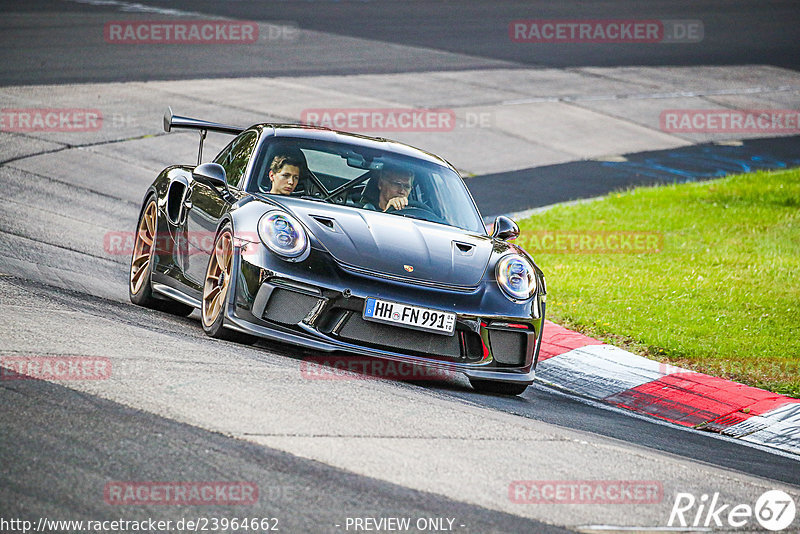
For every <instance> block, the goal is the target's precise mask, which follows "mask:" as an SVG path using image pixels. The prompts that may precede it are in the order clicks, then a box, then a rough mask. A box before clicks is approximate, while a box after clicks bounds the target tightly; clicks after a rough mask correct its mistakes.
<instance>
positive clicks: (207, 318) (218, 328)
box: [200, 224, 258, 345]
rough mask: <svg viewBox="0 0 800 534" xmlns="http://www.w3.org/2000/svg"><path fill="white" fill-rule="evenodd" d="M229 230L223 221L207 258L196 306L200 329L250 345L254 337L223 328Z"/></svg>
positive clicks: (230, 276) (229, 263)
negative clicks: (200, 300)
mask: <svg viewBox="0 0 800 534" xmlns="http://www.w3.org/2000/svg"><path fill="white" fill-rule="evenodd" d="M233 254H234V246H233V230H232V229H231V226H230V224H226V225H225V226H224V227H223V228H222V230H221V231H220V232H219V234H218V235H217V238H216V240H215V241H214V251H213V252H212V253H211V257H210V258H208V268H207V269H206V278H205V282H204V284H203V302H202V306H201V308H200V313H201V316H202V323H203V330H205V333H206V334H208V335H209V336H210V337H213V338H215V339H225V340H227V341H236V342H239V343H245V344H248V345H249V344H252V343H255V342H256V341H257V340H258V338H257V337H255V336H251V335H249V334H243V333H242V332H237V331H235V330H231V329H229V328H225V327H224V326H223V323H224V322H225V306H226V305H227V302H228V292H229V291H230V285H231V280H232V279H233Z"/></svg>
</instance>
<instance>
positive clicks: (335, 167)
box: [247, 138, 486, 234]
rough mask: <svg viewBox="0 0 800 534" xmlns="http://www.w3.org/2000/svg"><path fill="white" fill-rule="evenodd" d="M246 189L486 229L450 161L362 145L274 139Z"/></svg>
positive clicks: (262, 152) (263, 151)
mask: <svg viewBox="0 0 800 534" xmlns="http://www.w3.org/2000/svg"><path fill="white" fill-rule="evenodd" d="M247 191H249V192H252V193H262V194H280V195H290V196H293V197H300V198H305V199H309V200H315V201H321V202H329V203H333V204H341V205H346V206H351V207H353V208H355V209H365V210H373V211H382V212H385V213H389V214H393V215H398V216H402V217H411V218H417V219H423V220H426V221H431V222H436V223H440V224H447V225H450V226H455V227H458V228H463V229H465V230H469V231H472V232H477V233H480V234H485V233H486V230H485V228H484V226H483V222H482V221H481V218H480V215H479V214H478V212H477V210H476V209H475V206H474V204H473V202H472V199H471V198H470V196H469V193H468V192H467V189H466V186H465V185H464V183H463V181H462V180H461V177H460V176H458V174H457V173H456V172H454V171H453V170H452V169H449V168H447V167H445V166H442V165H438V164H436V163H431V162H427V161H424V160H420V159H415V158H410V157H407V156H402V155H398V154H393V153H391V152H382V151H377V150H374V149H370V148H365V147H361V146H358V145H349V144H345V143H334V142H329V141H318V140H310V139H293V138H274V139H270V140H268V141H267V142H266V143H264V144H263V145H262V146H261V150H260V153H259V154H258V157H257V159H256V162H255V164H254V166H253V172H252V176H251V178H250V180H249V181H248V185H247Z"/></svg>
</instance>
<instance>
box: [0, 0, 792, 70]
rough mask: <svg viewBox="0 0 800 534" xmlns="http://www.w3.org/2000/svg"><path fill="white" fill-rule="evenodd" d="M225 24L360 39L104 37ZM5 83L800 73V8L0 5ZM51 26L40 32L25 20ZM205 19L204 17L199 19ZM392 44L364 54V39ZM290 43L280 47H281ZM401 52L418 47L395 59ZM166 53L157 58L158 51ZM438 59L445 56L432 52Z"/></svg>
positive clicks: (714, 4) (304, 2)
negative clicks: (579, 35)
mask: <svg viewBox="0 0 800 534" xmlns="http://www.w3.org/2000/svg"><path fill="white" fill-rule="evenodd" d="M159 10H176V11H177V12H182V13H185V14H188V15H187V16H189V18H195V19H196V18H207V17H208V16H218V17H225V18H231V19H242V20H251V21H264V22H275V23H283V24H286V25H287V26H291V27H295V28H299V29H301V30H307V31H311V32H326V33H331V34H335V35H340V36H346V37H349V38H352V39H351V40H350V41H348V42H347V43H344V44H342V43H338V44H337V45H335V46H331V45H330V44H328V43H326V42H325V41H321V42H310V43H309V42H308V41H309V40H308V38H307V36H305V37H300V38H298V39H297V40H296V41H295V42H293V43H292V44H294V45H296V46H291V47H282V46H276V48H275V51H274V53H271V52H267V53H265V54H263V55H260V56H254V55H252V54H251V53H249V51H248V50H247V48H246V47H244V48H242V47H236V46H233V45H231V46H230V47H229V48H228V50H227V51H224V52H221V53H220V52H219V51H214V52H209V51H208V49H207V48H208V47H189V48H188V49H185V48H184V49H181V50H180V51H179V52H175V51H174V50H171V49H170V47H164V46H156V47H155V48H153V47H137V46H126V45H112V46H108V44H107V43H105V42H104V41H103V39H101V38H99V37H98V33H97V32H94V31H93V27H94V26H95V25H96V24H97V23H98V21H99V24H100V26H101V27H102V25H103V23H105V22H107V21H109V20H128V19H154V20H160V19H163V18H165V15H164V13H169V11H167V12H165V11H159ZM0 12H2V13H6V12H14V13H15V14H17V13H19V14H20V15H22V17H21V18H22V19H23V20H22V23H18V20H19V18H18V17H20V15H15V16H14V17H5V21H0V28H2V29H3V32H2V34H0V82H1V83H3V84H4V85H6V84H28V83H48V82H51V83H53V82H55V83H78V82H88V81H132V80H152V79H190V78H205V77H237V76H281V75H298V76H304V75H317V74H340V75H347V74H363V73H387V72H416V71H427V70H454V69H463V68H480V67H487V68H488V67H514V66H517V67H523V66H526V67H528V66H535V67H559V68H562V67H579V66H620V65H645V66H652V65H670V66H681V65H747V64H765V65H777V66H782V67H787V68H792V69H797V68H798V67H800V9H798V8H797V4H796V2H794V1H792V0H784V1H765V2H751V1H747V0H735V1H725V0H717V1H699V2H689V3H687V2H680V1H662V2H619V1H613V0H612V1H601V2H581V1H576V0H570V1H565V2H547V1H537V2H531V1H525V0H517V1H498V2H479V1H467V2H454V1H436V2H429V1H420V0H410V1H409V0H265V1H261V0H258V1H255V0H243V1H235V2H216V1H211V0H201V1H190V0H175V1H153V0H143V1H137V2H133V1H130V2H127V1H124V0H114V1H112V2H107V1H105V0H103V1H98V0H63V1H62V0H43V1H37V2H25V3H20V2H18V1H14V0H3V1H2V2H0ZM28 14H32V15H35V16H37V17H39V18H40V21H43V22H44V23H41V22H40V23H39V24H34V25H30V24H27V23H26V22H25V20H27V19H26V18H25V15H28ZM191 14H199V15H194V16H193V15H191ZM517 19H590V20H591V19H602V20H606V19H624V20H633V19H647V20H652V19H658V20H698V21H700V22H701V23H702V25H703V29H704V32H703V34H704V35H703V40H702V41H701V43H700V44H697V43H695V44H688V43H674V44H667V43H647V44H641V43H628V44H609V45H604V46H602V47H599V46H596V45H593V44H591V43H561V44H552V43H550V44H536V45H531V44H529V43H528V44H526V43H514V42H511V40H510V38H509V33H508V32H509V23H510V22H511V21H513V20H517ZM363 39H367V40H375V41H379V42H382V43H384V46H382V47H380V49H379V50H375V49H374V47H372V48H371V49H368V50H363V49H362V48H361V47H360V45H359V40H363ZM275 44H276V45H280V44H281V42H280V38H276V41H275ZM392 45H403V46H411V47H417V48H416V51H415V52H411V53H409V52H407V51H406V52H404V53H403V54H397V55H396V54H394V53H393V50H392ZM154 50H155V51H157V52H156V53H154ZM432 51H435V53H432Z"/></svg>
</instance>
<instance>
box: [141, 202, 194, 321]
mask: <svg viewBox="0 0 800 534" xmlns="http://www.w3.org/2000/svg"><path fill="white" fill-rule="evenodd" d="M157 227H158V207H157V206H156V200H155V198H154V197H152V196H151V197H150V198H148V200H147V202H146V203H145V208H144V209H143V210H142V215H141V217H140V218H139V224H138V225H137V231H136V239H135V241H134V245H133V254H132V255H131V269H130V273H129V276H128V296H129V297H130V299H131V302H133V303H134V304H136V305H138V306H143V307H145V308H151V309H153V310H160V311H164V312H167V313H171V314H173V315H180V316H182V317H186V316H187V315H189V314H191V313H192V311H193V310H194V308H193V307H191V306H187V305H186V304H183V303H181V302H175V301H174V300H164V299H159V298H156V297H155V296H154V295H153V286H152V284H151V281H150V278H151V274H152V266H153V257H154V256H155V250H156V243H157V238H156V229H157Z"/></svg>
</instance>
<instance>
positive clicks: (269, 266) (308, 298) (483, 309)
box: [225, 243, 544, 384]
mask: <svg viewBox="0 0 800 534" xmlns="http://www.w3.org/2000/svg"><path fill="white" fill-rule="evenodd" d="M233 272H234V273H237V280H236V283H235V284H232V286H231V287H232V288H233V291H230V292H229V295H228V296H229V300H228V304H227V306H226V315H225V326H226V327H228V328H232V329H234V330H238V331H241V332H245V333H249V334H253V335H256V336H259V337H263V338H266V339H271V340H275V341H280V342H284V343H291V344H295V345H298V346H301V347H304V348H307V349H312V350H319V351H322V352H327V353H330V352H337V351H341V352H346V353H351V354H357V355H362V356H366V357H373V358H382V359H386V360H391V361H395V362H400V363H407V364H411V365H416V366H423V367H429V368H433V369H437V370H442V371H445V372H447V373H454V372H458V373H463V374H464V375H466V376H467V377H470V378H475V379H483V380H496V381H503V382H511V383H519V384H530V383H531V382H532V381H533V379H534V373H535V367H536V362H537V357H538V353H539V347H540V344H541V339H542V328H543V326H544V302H543V300H542V299H540V297H539V295H536V296H535V297H533V298H532V299H530V300H529V301H527V302H526V303H512V302H511V301H509V300H508V299H506V298H505V297H504V296H503V295H502V293H501V291H500V290H499V288H497V287H496V286H495V287H491V286H490V285H489V284H483V285H482V286H481V287H480V288H471V289H463V288H462V289H448V288H445V289H442V288H437V287H427V286H420V285H417V284H413V283H408V282H404V281H398V280H390V279H384V278H379V277H377V276H370V275H365V274H363V273H359V272H356V271H351V270H348V269H346V268H345V267H343V266H341V265H339V264H338V263H337V262H335V260H333V259H332V258H330V256H328V255H327V253H325V252H324V251H320V250H312V251H311V255H310V256H309V258H308V259H307V260H305V261H304V262H302V263H301V264H297V263H290V262H285V261H283V260H281V259H279V258H277V257H275V256H274V255H273V254H272V253H270V252H268V251H266V249H265V247H263V246H262V245H261V244H259V243H241V244H240V245H239V246H237V247H236V253H235V254H234V265H233ZM368 296H373V297H378V298H383V299H386V300H393V301H398V302H406V303H411V304H415V305H419V306H426V307H430V308H434V309H446V310H448V311H452V312H455V313H456V315H457V320H456V333H455V335H454V336H452V337H449V336H442V335H439V334H424V333H420V332H418V331H415V330H410V329H405V328H400V327H391V326H390V327H386V326H383V325H376V324H375V323H371V322H370V323H368V322H366V321H363V319H362V318H361V311H362V310H363V303H364V299H366V298H367V297H368Z"/></svg>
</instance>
